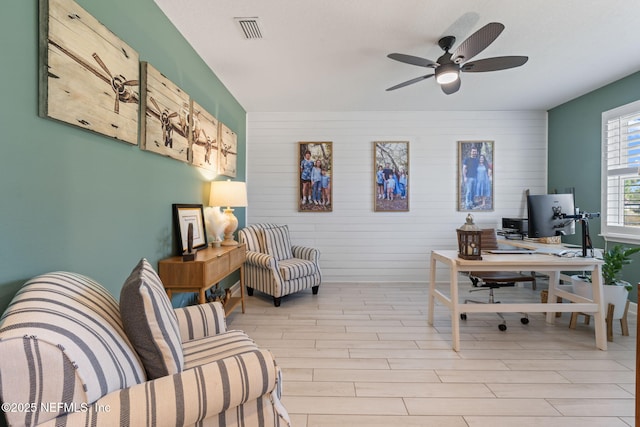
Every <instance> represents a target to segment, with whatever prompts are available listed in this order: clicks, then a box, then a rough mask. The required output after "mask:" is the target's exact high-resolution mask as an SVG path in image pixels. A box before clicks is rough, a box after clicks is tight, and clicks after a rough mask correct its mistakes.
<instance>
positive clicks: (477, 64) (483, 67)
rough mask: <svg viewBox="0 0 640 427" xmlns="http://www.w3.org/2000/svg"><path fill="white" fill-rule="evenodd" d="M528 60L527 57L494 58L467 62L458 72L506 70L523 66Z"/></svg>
mask: <svg viewBox="0 0 640 427" xmlns="http://www.w3.org/2000/svg"><path fill="white" fill-rule="evenodd" d="M528 60H529V57H527V56H497V57H495V58H487V59H479V60H477V61H473V62H467V63H466V64H464V65H463V66H462V67H460V70H461V71H464V72H467V73H482V72H485V71H498V70H506V69H509V68H515V67H519V66H521V65H524V64H525V63H526V62H527V61H528Z"/></svg>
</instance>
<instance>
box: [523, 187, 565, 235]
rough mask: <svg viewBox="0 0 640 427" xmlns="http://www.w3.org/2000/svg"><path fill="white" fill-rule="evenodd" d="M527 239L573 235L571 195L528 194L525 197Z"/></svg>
mask: <svg viewBox="0 0 640 427" xmlns="http://www.w3.org/2000/svg"><path fill="white" fill-rule="evenodd" d="M527 213H528V216H529V218H528V219H529V233H528V235H529V237H534V238H537V237H553V236H565V235H569V234H575V232H576V226H575V221H574V220H573V219H569V218H564V217H563V214H564V215H575V203H574V200H573V194H569V193H567V194H533V195H532V194H530V195H529V196H527Z"/></svg>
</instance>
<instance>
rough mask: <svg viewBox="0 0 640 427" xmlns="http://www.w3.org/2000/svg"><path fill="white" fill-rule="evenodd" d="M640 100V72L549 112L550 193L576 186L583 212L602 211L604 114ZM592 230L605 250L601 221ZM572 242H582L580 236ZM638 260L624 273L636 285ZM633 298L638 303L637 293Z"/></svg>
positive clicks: (639, 271)
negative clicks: (601, 182) (601, 172)
mask: <svg viewBox="0 0 640 427" xmlns="http://www.w3.org/2000/svg"><path fill="white" fill-rule="evenodd" d="M638 99H640V72H637V73H635V74H632V75H630V76H628V77H626V78H624V79H621V80H618V81H616V82H614V83H611V84H609V85H607V86H604V87H602V88H600V89H597V90H595V91H593V92H590V93H588V94H586V95H583V96H581V97H579V98H576V99H574V100H572V101H569V102H567V103H565V104H562V105H560V106H558V107H556V108H554V109H552V110H550V111H549V116H548V120H549V139H548V143H549V190H554V189H558V190H563V189H565V188H568V187H574V188H575V195H576V205H577V206H578V207H579V208H580V209H581V210H582V211H585V212H600V211H601V207H600V206H601V200H600V195H601V193H600V180H601V178H600V171H601V164H600V161H601V158H602V156H601V146H602V131H601V121H602V112H604V111H607V110H610V109H612V108H615V107H619V106H621V105H624V104H628V103H630V102H633V101H637V100H638ZM579 230H580V228H579V227H577V228H576V231H578V232H579ZM589 230H590V234H591V238H592V240H593V245H594V246H595V247H600V248H602V247H604V239H602V238H601V237H599V236H598V234H599V233H600V219H594V220H592V221H591V222H590V227H589ZM572 241H573V242H575V243H579V242H580V239H579V236H573V238H572ZM609 244H610V245H611V242H610V243H609ZM636 258H637V259H636V260H635V262H634V263H633V264H631V265H630V266H628V267H627V268H625V270H624V279H625V280H627V281H629V282H631V283H634V284H635V283H638V281H640V258H638V257H637V256H636ZM631 295H632V297H631V298H632V299H633V300H634V301H636V302H637V296H636V295H637V294H636V292H632V293H631Z"/></svg>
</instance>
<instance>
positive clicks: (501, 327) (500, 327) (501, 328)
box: [498, 323, 507, 332]
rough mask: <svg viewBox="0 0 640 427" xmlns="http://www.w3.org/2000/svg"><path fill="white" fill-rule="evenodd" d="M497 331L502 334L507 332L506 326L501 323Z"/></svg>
mask: <svg viewBox="0 0 640 427" xmlns="http://www.w3.org/2000/svg"><path fill="white" fill-rule="evenodd" d="M498 329H500V330H501V331H503V332H504V331H506V330H507V325H505V324H504V323H501V324H499V325H498Z"/></svg>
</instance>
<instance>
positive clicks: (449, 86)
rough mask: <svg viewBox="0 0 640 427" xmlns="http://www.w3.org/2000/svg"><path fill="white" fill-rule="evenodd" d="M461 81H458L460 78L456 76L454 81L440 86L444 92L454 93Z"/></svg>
mask: <svg viewBox="0 0 640 427" xmlns="http://www.w3.org/2000/svg"><path fill="white" fill-rule="evenodd" d="M461 83H462V82H461V81H460V78H457V79H456V80H455V81H453V82H451V83H447V84H444V85H440V87H441V88H442V91H443V92H444V93H445V94H447V95H451V94H452V93H456V92H457V91H458V90H459V89H460V84H461Z"/></svg>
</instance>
